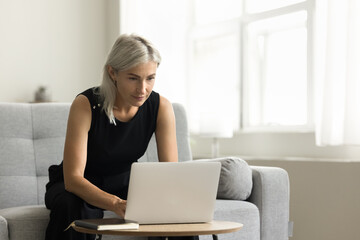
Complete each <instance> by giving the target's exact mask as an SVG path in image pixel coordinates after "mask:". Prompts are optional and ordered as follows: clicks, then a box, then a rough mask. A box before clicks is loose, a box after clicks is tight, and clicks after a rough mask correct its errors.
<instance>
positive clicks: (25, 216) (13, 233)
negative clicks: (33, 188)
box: [0, 205, 50, 240]
mask: <svg viewBox="0 0 360 240" xmlns="http://www.w3.org/2000/svg"><path fill="white" fill-rule="evenodd" d="M49 213H50V211H49V210H48V209H46V208H45V206H44V205H36V206H22V207H14V208H5V209H0V216H3V217H4V218H5V219H6V220H7V224H8V226H9V237H10V239H11V240H23V239H45V229H46V227H47V224H48V222H49Z"/></svg>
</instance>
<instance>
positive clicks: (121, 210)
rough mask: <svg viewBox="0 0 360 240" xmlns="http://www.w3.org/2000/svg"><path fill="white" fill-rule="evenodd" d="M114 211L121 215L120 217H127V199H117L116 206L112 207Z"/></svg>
mask: <svg viewBox="0 0 360 240" xmlns="http://www.w3.org/2000/svg"><path fill="white" fill-rule="evenodd" d="M112 211H113V212H114V213H116V214H117V215H119V216H120V217H122V218H124V217H125V211H126V200H123V199H120V198H118V199H117V200H116V201H115V204H114V208H113V209H112Z"/></svg>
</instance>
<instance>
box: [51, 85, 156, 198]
mask: <svg viewBox="0 0 360 240" xmlns="http://www.w3.org/2000/svg"><path fill="white" fill-rule="evenodd" d="M98 90H99V89H98V88H90V89H88V90H86V91H84V92H82V93H80V95H84V96H86V97H87V98H88V100H89V102H90V105H91V106H90V107H91V111H92V119H91V127H90V130H89V132H88V145H87V162H86V167H85V174H84V177H85V178H86V179H88V180H89V181H90V182H92V183H93V184H94V185H96V186H98V187H99V188H101V189H103V190H104V191H107V192H109V193H113V194H116V195H120V197H122V198H126V197H125V196H124V194H125V195H126V194H127V185H128V181H129V174H130V167H131V164H132V163H133V162H136V161H137V160H138V159H139V158H140V157H141V156H142V155H144V153H145V151H146V149H147V146H148V144H149V141H150V139H151V137H152V135H153V133H154V132H155V129H156V121H157V115H158V110H159V102H160V97H159V94H158V93H156V92H154V91H153V92H152V93H151V94H150V96H149V98H148V99H147V100H146V101H145V103H144V104H143V105H142V106H140V107H139V109H138V111H137V113H136V114H135V116H134V117H133V118H132V119H131V120H130V121H128V122H121V121H119V120H118V119H115V122H116V125H114V124H111V123H110V120H109V118H108V117H107V115H106V114H105V112H104V111H103V110H102V101H101V98H100V96H99V95H98V94H97V92H98ZM60 166H61V171H62V164H60ZM50 168H51V167H50ZM57 170H58V169H57ZM58 174H59V172H58ZM51 175H54V174H52V172H51V169H49V178H50V182H51V181H52V177H53V178H54V177H55V176H51ZM62 179H63V177H62ZM54 180H55V179H54ZM48 185H49V186H47V188H49V187H50V186H51V184H48ZM124 187H125V188H126V189H123V190H121V188H124ZM119 191H121V192H122V194H120V193H119Z"/></svg>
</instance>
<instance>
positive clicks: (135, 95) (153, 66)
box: [109, 62, 157, 107]
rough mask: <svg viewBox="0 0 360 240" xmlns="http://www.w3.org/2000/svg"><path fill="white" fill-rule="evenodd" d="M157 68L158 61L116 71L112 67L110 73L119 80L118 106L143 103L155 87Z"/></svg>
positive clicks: (135, 105) (114, 78)
mask: <svg viewBox="0 0 360 240" xmlns="http://www.w3.org/2000/svg"><path fill="white" fill-rule="evenodd" d="M156 70H157V63H156V62H147V63H142V64H139V65H137V66H135V67H133V68H130V69H128V70H126V71H122V72H120V71H119V72H115V71H113V69H112V68H111V67H110V68H109V74H110V76H111V77H112V79H113V80H115V81H116V82H117V96H116V103H115V105H116V106H118V107H129V106H130V107H132V106H133V107H140V106H141V105H143V104H144V102H145V101H146V99H147V98H148V97H149V96H150V93H151V91H152V89H153V87H154V83H155V75H156ZM119 105H121V106H119Z"/></svg>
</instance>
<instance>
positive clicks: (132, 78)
mask: <svg viewBox="0 0 360 240" xmlns="http://www.w3.org/2000/svg"><path fill="white" fill-rule="evenodd" d="M129 80H132V81H135V80H137V78H135V77H130V78H129Z"/></svg>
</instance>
